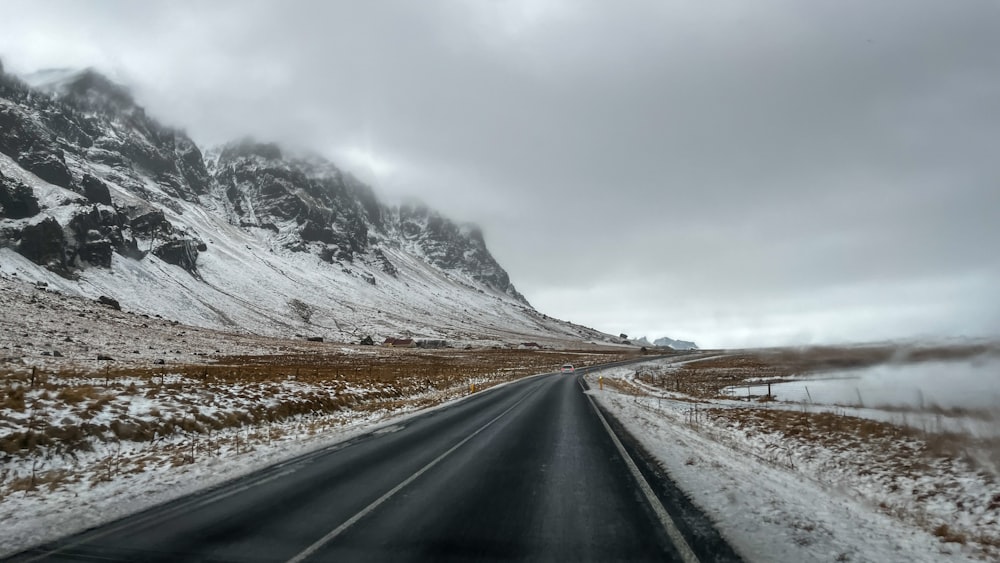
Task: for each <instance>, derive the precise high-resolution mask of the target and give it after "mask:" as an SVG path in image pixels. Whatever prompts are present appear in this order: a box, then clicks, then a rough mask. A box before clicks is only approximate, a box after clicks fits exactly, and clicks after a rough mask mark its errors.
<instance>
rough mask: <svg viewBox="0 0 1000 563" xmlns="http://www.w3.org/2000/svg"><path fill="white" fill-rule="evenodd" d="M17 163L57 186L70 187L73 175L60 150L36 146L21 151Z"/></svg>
mask: <svg viewBox="0 0 1000 563" xmlns="http://www.w3.org/2000/svg"><path fill="white" fill-rule="evenodd" d="M17 163H18V164H20V165H21V166H23V167H24V169H25V170H28V171H29V172H31V173H33V174H34V175H35V176H38V177H39V178H41V179H42V180H45V181H46V182H48V183H50V184H55V185H57V186H59V187H62V188H66V189H72V186H73V175H72V174H71V173H70V171H69V167H67V166H66V158H65V157H64V156H63V153H62V151H61V150H58V149H57V150H48V149H42V148H36V149H35V150H31V151H29V152H22V153H21V155H20V156H19V157H18V159H17Z"/></svg>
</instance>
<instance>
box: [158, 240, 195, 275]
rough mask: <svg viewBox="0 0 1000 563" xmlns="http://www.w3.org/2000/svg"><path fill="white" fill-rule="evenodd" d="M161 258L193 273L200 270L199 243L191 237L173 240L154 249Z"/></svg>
mask: <svg viewBox="0 0 1000 563" xmlns="http://www.w3.org/2000/svg"><path fill="white" fill-rule="evenodd" d="M153 254H155V255H156V256H157V257H158V258H159V259H160V260H163V261H164V262H166V263H168V264H173V265H175V266H180V267H181V268H184V269H185V270H187V271H188V272H190V273H191V274H196V273H197V272H198V267H197V262H198V243H197V242H196V241H192V240H189V239H182V240H171V241H167V242H165V243H163V244H162V245H160V246H158V247H156V248H155V249H153Z"/></svg>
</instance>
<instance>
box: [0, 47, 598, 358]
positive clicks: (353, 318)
mask: <svg viewBox="0 0 1000 563" xmlns="http://www.w3.org/2000/svg"><path fill="white" fill-rule="evenodd" d="M29 82H30V84H29ZM0 270H2V271H3V272H6V273H8V274H13V273H16V274H18V276H19V277H20V278H22V279H25V280H28V281H46V282H48V283H49V284H50V287H53V288H58V289H60V290H63V291H66V292H70V293H75V294H80V295H84V296H90V297H97V296H99V295H109V296H111V297H113V298H115V299H117V300H118V301H119V302H120V303H121V304H122V306H123V307H126V308H128V309H131V310H134V311H139V312H145V313H150V314H153V313H156V314H160V315H163V316H165V317H168V318H172V319H176V320H179V321H183V322H186V323H189V324H194V325H199V326H208V327H216V328H225V329H228V330H245V331H251V332H255V333H261V334H270V335H291V334H295V333H308V334H315V335H323V336H326V337H328V338H334V339H340V340H353V339H357V338H360V337H363V336H369V335H371V336H375V337H384V336H397V335H405V336H417V337H427V338H444V339H451V340H459V341H506V342H516V341H519V340H523V339H526V338H528V339H532V340H540V339H553V340H562V341H568V340H577V341H579V340H587V341H593V340H600V341H609V338H610V337H609V336H608V335H605V334H602V333H599V332H597V331H593V330H591V329H587V328H585V327H580V326H577V325H573V324H571V323H567V322H563V321H559V320H555V319H551V318H549V317H547V316H545V315H542V314H540V313H538V312H537V311H535V310H534V309H533V308H532V307H531V305H530V304H529V303H528V302H527V301H526V300H525V298H524V297H523V296H522V295H521V294H520V293H518V291H517V289H516V288H515V287H514V285H513V284H512V283H511V281H510V278H509V277H508V275H507V273H506V272H505V271H504V269H503V268H502V267H501V266H500V265H499V264H498V263H497V262H496V260H495V259H494V258H493V256H492V255H491V254H490V252H489V250H488V249H487V247H486V244H485V241H484V239H483V235H482V232H481V231H480V230H479V229H478V228H476V227H475V226H473V225H466V224H458V223H455V222H454V221H452V220H450V219H448V218H446V217H444V216H442V215H441V214H440V213H437V212H435V211H433V210H431V209H428V208H427V207H425V206H422V205H417V204H407V205H402V206H388V205H385V204H384V203H382V202H380V201H379V199H378V198H377V197H376V195H375V194H374V192H373V191H372V189H371V188H370V187H368V186H366V185H365V184H363V183H361V182H360V181H358V180H357V179H355V178H354V177H352V176H351V175H350V174H348V173H345V172H344V171H342V170H340V169H338V168H337V167H336V166H335V165H334V164H332V163H330V162H328V161H326V160H324V159H323V158H320V157H318V156H314V155H290V154H286V153H285V151H283V150H282V149H281V148H280V147H277V146H275V145H271V144H266V143H258V142H255V141H253V140H249V139H247V140H242V141H238V142H234V143H230V144H228V145H226V146H224V147H220V148H218V149H215V150H212V151H210V154H209V155H208V156H206V155H205V154H204V153H203V152H202V150H201V149H200V148H199V147H198V146H197V145H196V144H195V143H194V142H193V141H192V140H191V139H190V138H189V137H188V136H187V135H186V134H185V133H184V132H182V131H180V130H177V129H173V128H170V127H166V126H163V125H161V124H159V123H158V122H156V121H155V120H153V119H151V118H150V117H149V116H147V115H146V112H145V111H144V110H143V108H142V107H140V106H139V105H138V104H136V102H135V100H134V99H133V97H132V96H131V94H130V93H129V92H128V91H127V90H126V89H124V88H123V87H121V86H119V85H117V84H115V83H113V82H111V81H110V80H108V79H107V78H106V77H104V76H102V75H100V74H98V73H97V72H94V71H92V70H85V71H81V72H66V71H47V72H44V73H40V74H36V75H34V76H32V77H31V78H30V80H29V81H28V82H26V81H23V80H20V79H18V78H16V77H14V76H11V75H9V74H4V73H3V69H2V66H0Z"/></svg>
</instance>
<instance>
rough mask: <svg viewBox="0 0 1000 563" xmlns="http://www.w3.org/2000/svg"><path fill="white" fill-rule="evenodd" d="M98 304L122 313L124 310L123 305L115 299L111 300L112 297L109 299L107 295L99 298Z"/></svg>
mask: <svg viewBox="0 0 1000 563" xmlns="http://www.w3.org/2000/svg"><path fill="white" fill-rule="evenodd" d="M97 302H98V303H100V304H101V305H107V306H108V307H111V308H112V309H114V310H115V311H121V310H122V306H121V304H119V303H118V300H117V299H114V298H111V297H108V296H107V295H102V296H100V297H98V298H97Z"/></svg>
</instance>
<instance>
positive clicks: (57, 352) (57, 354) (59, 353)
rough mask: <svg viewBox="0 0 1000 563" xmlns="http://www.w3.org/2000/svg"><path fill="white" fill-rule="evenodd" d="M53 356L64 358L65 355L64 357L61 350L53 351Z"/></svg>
mask: <svg viewBox="0 0 1000 563" xmlns="http://www.w3.org/2000/svg"><path fill="white" fill-rule="evenodd" d="M52 355H53V356H54V357H56V358H61V357H63V355H62V352H60V351H59V350H53V351H52Z"/></svg>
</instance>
